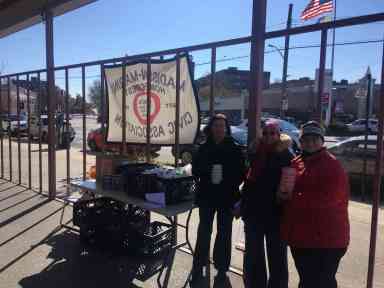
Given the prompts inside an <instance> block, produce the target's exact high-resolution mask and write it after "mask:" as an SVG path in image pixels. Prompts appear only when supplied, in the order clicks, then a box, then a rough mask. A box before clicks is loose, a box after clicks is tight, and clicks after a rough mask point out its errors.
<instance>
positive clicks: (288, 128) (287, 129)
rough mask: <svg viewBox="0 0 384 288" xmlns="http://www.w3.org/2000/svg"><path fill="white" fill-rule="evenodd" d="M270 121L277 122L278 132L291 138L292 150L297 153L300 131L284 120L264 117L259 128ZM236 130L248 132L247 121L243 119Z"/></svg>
mask: <svg viewBox="0 0 384 288" xmlns="http://www.w3.org/2000/svg"><path fill="white" fill-rule="evenodd" d="M270 120H273V121H277V122H278V123H279V126H280V131H281V132H282V133H285V134H287V135H288V136H289V137H291V138H292V141H293V147H292V149H293V150H294V151H295V152H297V151H299V149H300V141H299V138H300V130H299V128H297V127H296V126H295V125H294V124H292V123H290V122H288V121H285V120H281V119H277V118H265V117H263V118H261V126H264V124H265V123H266V122H267V121H270ZM237 128H240V129H246V130H248V119H244V120H243V121H242V122H241V124H240V125H238V126H237Z"/></svg>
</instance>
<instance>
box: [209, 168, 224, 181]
mask: <svg viewBox="0 0 384 288" xmlns="http://www.w3.org/2000/svg"><path fill="white" fill-rule="evenodd" d="M211 181H212V183H213V184H220V183H221V181H223V166H222V165H221V164H215V165H213V166H212V171H211Z"/></svg>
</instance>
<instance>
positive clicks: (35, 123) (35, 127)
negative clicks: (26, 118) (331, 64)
mask: <svg viewBox="0 0 384 288" xmlns="http://www.w3.org/2000/svg"><path fill="white" fill-rule="evenodd" d="M40 125H41V141H43V142H47V141H48V115H41V118H40V121H39V117H37V116H32V117H31V128H30V133H31V138H32V139H34V138H39V126H40ZM62 125H63V126H64V132H65V131H66V130H65V129H66V128H65V127H66V120H64V121H63V123H62ZM68 130H69V140H70V142H72V141H73V140H74V139H75V136H76V131H75V129H73V127H72V125H71V122H69V129H68Z"/></svg>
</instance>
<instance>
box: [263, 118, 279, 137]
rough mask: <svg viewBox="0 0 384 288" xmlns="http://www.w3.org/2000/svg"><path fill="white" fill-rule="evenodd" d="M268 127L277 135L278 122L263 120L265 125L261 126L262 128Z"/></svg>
mask: <svg viewBox="0 0 384 288" xmlns="http://www.w3.org/2000/svg"><path fill="white" fill-rule="evenodd" d="M265 129H270V130H273V131H275V132H276V133H277V134H278V135H280V126H279V122H277V121H276V120H268V121H266V122H265V126H264V127H263V130H265Z"/></svg>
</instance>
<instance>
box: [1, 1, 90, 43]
mask: <svg viewBox="0 0 384 288" xmlns="http://www.w3.org/2000/svg"><path fill="white" fill-rule="evenodd" d="M95 1H96V0H75V1H70V0H33V1H31V0H0V38H3V37H5V36H7V35H10V34H12V33H15V32H17V31H20V30H22V29H25V28H28V27H30V26H32V25H35V24H38V23H40V22H42V21H43V18H42V12H43V11H44V9H45V8H47V7H49V8H51V9H52V13H53V16H59V15H62V14H64V13H67V12H69V11H72V10H75V9H77V8H80V7H82V6H84V5H86V4H89V3H92V2H95Z"/></svg>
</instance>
